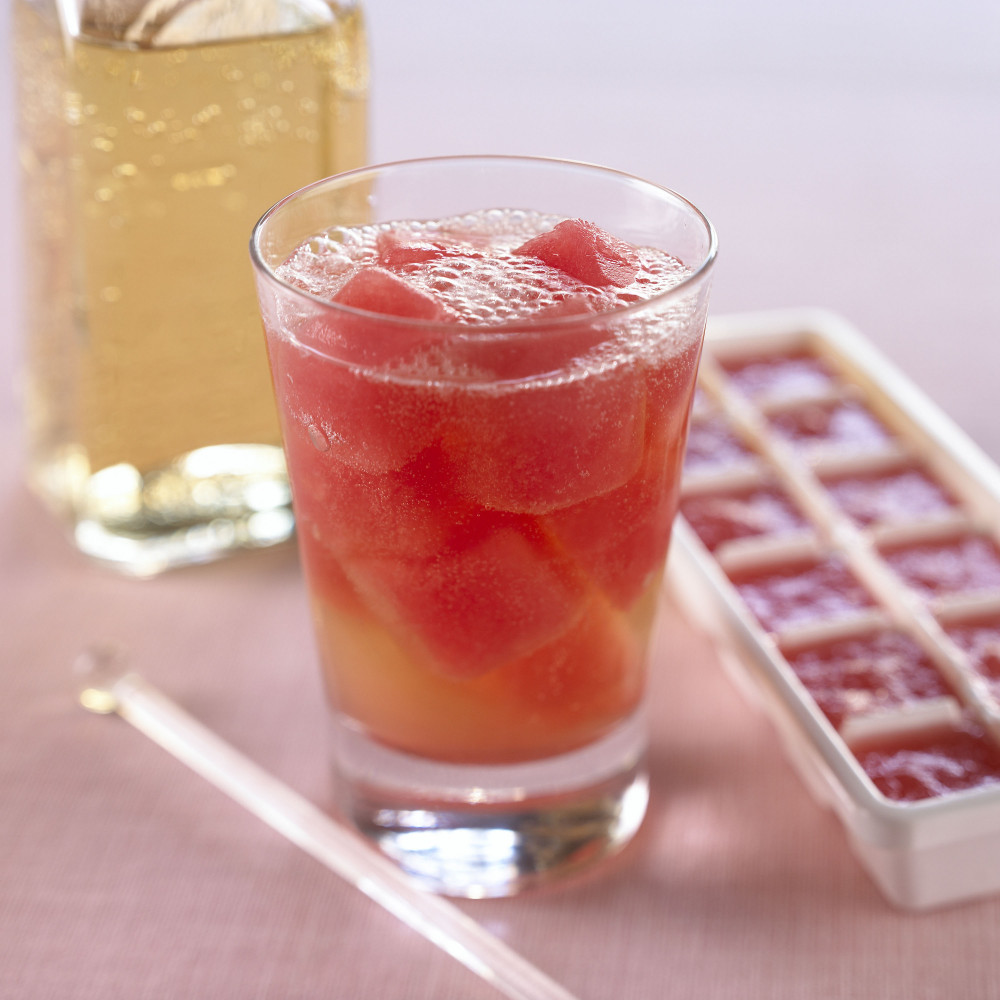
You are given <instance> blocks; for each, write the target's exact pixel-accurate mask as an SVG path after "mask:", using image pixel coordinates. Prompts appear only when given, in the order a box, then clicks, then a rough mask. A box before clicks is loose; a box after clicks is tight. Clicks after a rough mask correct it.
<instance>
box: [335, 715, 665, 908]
mask: <svg viewBox="0 0 1000 1000" xmlns="http://www.w3.org/2000/svg"><path fill="white" fill-rule="evenodd" d="M334 737H335V754H336V756H335V760H336V768H337V772H338V777H339V783H338V797H339V804H340V807H341V809H342V811H343V813H344V815H345V816H346V817H347V818H348V819H349V820H350V821H351V822H353V823H354V825H355V826H356V827H357V828H358V829H359V830H360V831H361V833H363V834H364V835H365V836H366V837H368V838H370V839H371V840H372V841H374V842H375V843H376V844H377V845H378V846H379V848H380V849H381V850H382V851H383V852H384V853H385V854H386V855H388V856H389V857H390V858H392V859H393V860H394V861H396V862H397V863H398V864H399V865H400V867H401V868H402V869H403V870H404V871H406V872H407V873H408V874H409V875H411V876H413V877H414V878H415V879H416V880H417V881H418V882H420V883H421V884H422V885H423V886H424V887H425V888H427V889H430V890H431V891H434V892H439V893H442V894H444V895H449V896H462V897H466V898H470V899H482V898H487V897H498V896H511V895H514V894H516V893H518V892H521V891H523V890H525V889H528V888H532V887H535V886H539V885H544V884H547V883H549V882H551V881H554V880H556V879H562V878H565V877H566V876H568V875H570V874H575V873H577V872H579V871H582V870H584V869H586V868H588V867H590V866H591V865H593V864H595V863H596V862H598V861H600V860H601V859H602V858H606V857H608V856H609V855H611V854H613V853H615V852H617V851H619V850H620V849H621V848H622V847H624V846H625V844H627V843H628V841H629V840H631V838H632V837H633V836H634V834H635V833H636V831H637V830H638V829H639V826H640V824H641V823H642V819H643V816H644V815H645V812H646V805H647V802H648V798H649V782H648V779H647V776H646V770H645V747H646V727H645V721H644V719H643V718H642V716H641V713H636V714H635V715H634V716H632V717H631V718H630V719H629V720H628V721H627V722H625V723H624V724H623V725H621V726H619V727H618V729H616V730H615V731H614V732H612V733H611V734H610V735H608V736H606V737H604V738H603V739H601V740H599V741H598V742H597V743H594V744H591V745H590V746H588V747H585V748H583V749H581V750H577V751H574V752H573V753H568V754H563V755H561V756H559V757H552V758H548V759H546V760H543V761H535V762H532V763H528V764H514V765H460V764H443V763H438V762H436V761H428V760H424V759H421V758H418V757H414V756H411V755H409V754H404V753H400V752H398V751H394V750H390V749H388V748H386V747H384V746H382V745H380V744H377V743H374V742H373V741H372V740H370V739H368V737H366V736H365V735H364V734H363V733H362V732H361V731H359V729H358V728H357V727H356V726H355V725H354V724H353V723H351V722H350V721H349V720H344V719H339V720H337V721H335V724H334Z"/></svg>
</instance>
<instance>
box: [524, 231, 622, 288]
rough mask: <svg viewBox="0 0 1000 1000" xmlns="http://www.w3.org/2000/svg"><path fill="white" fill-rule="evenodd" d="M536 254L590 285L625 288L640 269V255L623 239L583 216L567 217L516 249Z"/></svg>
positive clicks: (532, 255) (527, 254) (535, 255)
mask: <svg viewBox="0 0 1000 1000" xmlns="http://www.w3.org/2000/svg"><path fill="white" fill-rule="evenodd" d="M514 252H515V253H517V254H522V255H523V256H526V257H537V258H538V259H539V260H541V261H543V262H544V263H546V264H548V265H549V267H554V268H558V269H559V270H560V271H563V272H565V273H566V274H569V275H572V276H573V277H574V278H578V279H579V280H580V281H583V282H585V283H586V284H588V285H596V286H598V287H601V286H605V285H615V286H617V287H618V288H625V287H626V286H627V285H630V284H632V282H633V281H635V279H636V275H637V274H638V273H639V256H638V254H637V253H636V251H635V248H634V247H632V246H631V245H630V244H628V243H626V242H625V241H624V240H620V239H618V238H617V237H615V236H612V235H611V234H610V233H606V232H605V231H604V230H603V229H601V228H600V227H599V226H596V225H594V223H592V222H587V221H585V220H584V219H566V220H565V221H564V222H560V223H559V224H558V225H556V226H554V227H553V228H552V229H550V230H549V231H548V232H545V233H540V234H539V235H538V236H535V237H533V238H532V239H530V240H528V241H527V243H523V244H522V245H521V246H519V247H518V248H517V249H516V250H515V251H514Z"/></svg>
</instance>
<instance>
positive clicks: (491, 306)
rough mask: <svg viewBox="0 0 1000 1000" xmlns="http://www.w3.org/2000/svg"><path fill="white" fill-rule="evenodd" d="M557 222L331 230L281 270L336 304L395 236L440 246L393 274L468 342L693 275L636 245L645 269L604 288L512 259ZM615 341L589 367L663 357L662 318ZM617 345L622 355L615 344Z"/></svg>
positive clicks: (621, 331) (507, 216)
mask: <svg viewBox="0 0 1000 1000" xmlns="http://www.w3.org/2000/svg"><path fill="white" fill-rule="evenodd" d="M561 221H563V219H562V217H561V216H553V215H548V214H542V213H538V212H531V211H520V210H515V209H487V210H482V211H478V212H472V213H469V214H466V215H461V216H454V217H449V218H445V219H439V220H434V221H430V222H428V221H419V220H409V221H399V222H388V223H380V224H376V225H370V226H356V227H335V228H332V229H330V230H328V231H327V232H325V233H323V234H321V235H318V236H316V237H313V238H312V239H310V240H307V241H306V242H305V243H303V244H302V245H301V246H299V247H298V248H297V249H296V250H295V252H294V253H293V254H292V255H291V256H290V257H289V259H288V260H287V261H286V262H285V264H283V265H282V266H281V267H279V268H277V269H276V270H277V274H278V276H279V277H280V278H282V279H283V280H285V281H287V282H288V283H290V284H292V285H295V286H296V287H298V288H302V289H303V290H305V291H308V292H310V293H312V294H313V295H316V296H318V297H320V298H324V299H328V300H330V299H333V298H334V297H335V296H336V295H337V293H338V292H339V291H340V289H341V288H343V286H344V285H345V284H346V283H347V282H348V281H349V280H350V278H351V277H352V276H353V275H354V274H355V273H356V272H357V270H358V269H359V268H361V267H365V266H369V267H373V266H385V265H384V264H383V262H382V260H381V257H380V248H379V243H380V240H385V239H386V238H387V237H390V238H393V239H396V240H399V241H402V242H404V243H405V244H413V245H425V246H434V247H438V248H442V252H441V254H440V255H439V256H435V257H433V258H431V259H425V260H415V261H413V262H408V263H398V264H395V265H390V267H389V269H391V270H392V271H393V272H394V273H396V274H398V275H399V276H400V277H402V278H403V279H405V280H406V281H407V282H408V283H409V284H410V285H412V286H413V287H414V288H415V289H418V290H419V291H421V292H424V293H426V294H429V295H431V296H433V297H434V299H436V300H437V301H438V302H439V303H441V305H442V306H443V308H444V310H445V313H446V316H447V322H449V323H454V324H455V325H456V327H460V328H465V329H462V330H456V336H463V335H468V334H469V333H471V331H472V329H475V331H476V332H480V331H484V330H485V331H486V332H487V333H488V332H489V329H490V328H495V327H500V326H503V325H509V324H532V323H535V322H538V321H546V322H547V321H550V320H551V321H553V322H554V323H555V324H559V323H561V321H563V320H570V321H572V318H573V317H579V318H580V319H586V318H587V317H591V316H598V317H599V316H601V314H607V313H611V312H614V311H616V310H620V309H623V308H626V307H629V306H634V305H636V304H637V303H641V302H643V301H646V300H649V299H652V298H654V297H656V296H659V295H661V294H663V293H665V292H668V291H670V290H671V289H672V288H675V287H676V286H678V285H679V284H680V283H681V282H682V281H683V280H684V279H685V278H686V277H688V276H689V274H690V269H689V268H687V267H686V266H685V265H684V264H683V263H682V262H681V261H679V260H678V259H677V258H675V257H673V256H671V255H670V254H668V253H666V252H664V251H661V250H657V249H654V248H649V247H643V248H636V252H637V255H638V259H639V271H638V274H637V276H636V279H635V280H634V281H633V282H632V283H631V284H630V285H629V286H627V287H625V288H618V287H615V286H613V285H606V286H600V287H598V286H595V285H590V284H587V283H586V282H583V281H580V280H579V279H577V278H575V277H573V276H572V275H570V274H567V273H566V272H564V271H562V270H560V269H558V268H554V267H551V266H550V265H548V264H546V263H543V262H542V261H540V260H538V259H536V258H533V257H531V256H526V255H523V254H519V253H517V252H516V250H517V248H518V247H520V246H521V245H522V244H524V243H525V242H526V241H527V240H529V239H531V238H532V237H534V236H537V235H538V234H540V233H543V232H546V231H547V230H550V229H552V228H553V227H554V226H555V225H556V224H557V223H559V222H561ZM653 325H655V330H654V329H652V328H651V327H652V326H653ZM678 326H679V328H683V326H684V324H678ZM615 334H616V335H615V337H614V338H612V340H611V342H610V343H604V344H602V345H601V347H600V349H599V350H597V351H593V352H590V353H589V354H588V359H587V364H586V368H587V370H589V371H591V372H592V371H594V370H595V369H601V368H605V367H614V366H615V365H616V364H619V363H621V361H622V360H624V357H623V355H622V347H623V346H624V342H627V345H628V346H627V351H628V353H629V354H632V355H634V353H635V351H636V348H637V346H641V343H642V342H643V341H648V342H649V343H650V344H651V345H652V344H654V343H655V344H657V345H658V350H662V348H663V345H664V342H665V338H664V331H663V323H662V317H659V318H658V321H657V322H656V323H655V324H652V322H651V321H650V320H648V319H646V318H643V317H633V318H630V319H629V320H628V321H627V322H623V323H621V324H620V325H619V326H618V327H617V328H616V331H615ZM666 339H668V338H666ZM616 341H617V344H618V346H617V348H616V347H614V346H613V345H614V343H615V342H616ZM623 341H624V342H623ZM435 353H436V352H434V351H431V352H429V353H428V354H427V355H425V356H424V358H423V359H422V360H423V362H424V364H425V366H430V367H433V368H435V369H437V370H438V373H440V374H444V372H442V371H441V368H442V366H443V365H444V361H443V359H442V358H441V357H440V356H437V357H435V356H434V355H435ZM412 361H413V359H412V358H411V359H410V362H411V367H412ZM425 370H426V369H425ZM414 374H416V372H414ZM452 374H457V373H454V372H453V373H452Z"/></svg>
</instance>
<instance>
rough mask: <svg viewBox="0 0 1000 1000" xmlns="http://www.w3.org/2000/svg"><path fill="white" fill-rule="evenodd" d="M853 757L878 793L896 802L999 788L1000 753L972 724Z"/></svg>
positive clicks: (858, 751)
mask: <svg viewBox="0 0 1000 1000" xmlns="http://www.w3.org/2000/svg"><path fill="white" fill-rule="evenodd" d="M854 752H855V756H856V757H857V760H858V763H860V764H861V766H862V768H863V769H864V770H865V773H866V774H867V775H868V776H869V777H870V778H871V779H872V781H873V782H874V783H875V787H876V788H878V790H879V791H880V792H881V793H882V794H883V795H884V796H886V798H889V799H893V800H895V801H897V802H918V801H920V800H922V799H930V798H935V797H937V796H940V795H948V794H949V793H951V792H959V791H964V790H966V789H970V788H980V787H983V786H986V785H996V784H998V783H1000V748H998V747H997V745H996V744H995V743H994V742H993V741H992V740H991V739H990V738H989V736H988V735H987V734H986V733H985V732H984V731H983V730H982V728H981V727H980V726H978V725H977V724H975V723H974V722H971V721H970V722H967V723H966V724H965V725H964V726H962V727H956V728H954V729H947V730H937V731H929V732H927V733H923V734H917V735H914V736H912V737H910V738H907V739H905V740H902V739H894V740H893V741H892V742H886V743H884V744H880V745H879V744H872V745H869V746H866V747H865V748H863V749H862V748H860V747H856V748H855V751H854Z"/></svg>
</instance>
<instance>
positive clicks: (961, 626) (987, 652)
mask: <svg viewBox="0 0 1000 1000" xmlns="http://www.w3.org/2000/svg"><path fill="white" fill-rule="evenodd" d="M945 631H946V632H947V633H948V635H949V636H950V637H951V639H952V641H953V642H954V643H955V644H956V645H957V646H958V647H959V648H960V649H961V650H963V651H964V652H965V653H966V655H967V656H968V657H969V661H970V662H971V664H972V666H973V668H974V669H975V670H976V672H977V673H979V674H980V675H982V677H984V678H985V679H986V681H987V683H988V684H989V686H990V688H991V690H992V691H993V696H994V698H1000V615H987V616H983V617H981V618H974V619H970V620H967V621H963V622H956V623H954V624H950V625H947V626H945Z"/></svg>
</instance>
